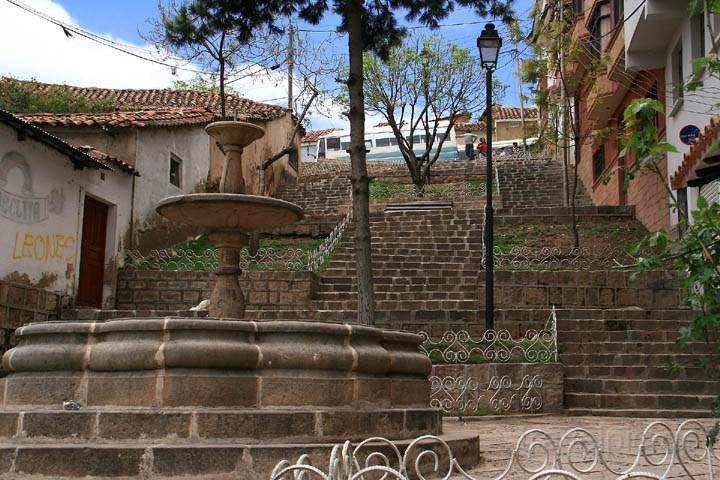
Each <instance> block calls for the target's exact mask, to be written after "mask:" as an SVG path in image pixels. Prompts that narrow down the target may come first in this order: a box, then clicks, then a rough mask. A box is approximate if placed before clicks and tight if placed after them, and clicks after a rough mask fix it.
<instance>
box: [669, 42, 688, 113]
mask: <svg viewBox="0 0 720 480" xmlns="http://www.w3.org/2000/svg"><path fill="white" fill-rule="evenodd" d="M684 78H685V75H684V74H683V48H682V38H681V39H680V40H679V41H678V43H677V45H676V46H675V50H673V53H672V92H673V102H674V103H677V102H678V101H679V100H680V99H681V98H683V96H684V95H685V89H684V88H683V79H684Z"/></svg>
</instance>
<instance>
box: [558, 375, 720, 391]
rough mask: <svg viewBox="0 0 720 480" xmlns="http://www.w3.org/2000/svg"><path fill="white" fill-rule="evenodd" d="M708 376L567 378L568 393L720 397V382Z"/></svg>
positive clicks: (566, 388)
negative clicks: (693, 378)
mask: <svg viewBox="0 0 720 480" xmlns="http://www.w3.org/2000/svg"><path fill="white" fill-rule="evenodd" d="M710 377H711V375H710V374H709V375H708V379H707V380H688V379H684V378H683V379H682V380H666V379H654V378H642V379H639V378H586V377H567V376H566V377H565V381H564V383H565V392H567V393H597V394H622V395H635V394H648V395H654V394H674V395H715V396H717V395H720V382H718V381H717V380H715V379H714V378H710Z"/></svg>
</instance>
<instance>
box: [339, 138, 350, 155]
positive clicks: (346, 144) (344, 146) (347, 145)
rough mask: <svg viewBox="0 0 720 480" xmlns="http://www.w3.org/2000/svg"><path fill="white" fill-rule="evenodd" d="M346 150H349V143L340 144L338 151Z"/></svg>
mask: <svg viewBox="0 0 720 480" xmlns="http://www.w3.org/2000/svg"><path fill="white" fill-rule="evenodd" d="M348 148H350V142H349V141H348V142H342V143H341V144H340V150H342V151H343V152H344V151H346V150H347V149H348Z"/></svg>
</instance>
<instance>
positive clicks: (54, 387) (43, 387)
mask: <svg viewBox="0 0 720 480" xmlns="http://www.w3.org/2000/svg"><path fill="white" fill-rule="evenodd" d="M81 378H82V375H81V374H79V373H78V374H66V373H53V372H49V373H42V374H33V373H15V374H13V375H11V376H9V377H7V378H6V379H5V381H6V382H7V388H6V392H7V393H6V397H5V404H6V405H52V406H56V407H60V406H62V402H64V401H65V400H70V399H78V392H79V387H80V382H81Z"/></svg>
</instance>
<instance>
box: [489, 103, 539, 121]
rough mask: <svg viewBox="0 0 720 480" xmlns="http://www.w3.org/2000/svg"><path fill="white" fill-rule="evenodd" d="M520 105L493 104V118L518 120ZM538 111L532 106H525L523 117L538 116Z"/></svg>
mask: <svg viewBox="0 0 720 480" xmlns="http://www.w3.org/2000/svg"><path fill="white" fill-rule="evenodd" d="M521 111H522V109H521V108H520V107H506V106H505V105H493V120H520V112H521ZM539 115H540V114H539V111H538V109H537V108H534V107H530V108H529V107H525V119H526V120H528V119H530V120H534V119H537V118H538V117H539Z"/></svg>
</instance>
